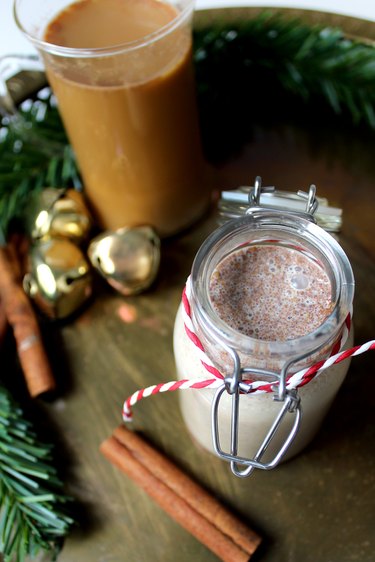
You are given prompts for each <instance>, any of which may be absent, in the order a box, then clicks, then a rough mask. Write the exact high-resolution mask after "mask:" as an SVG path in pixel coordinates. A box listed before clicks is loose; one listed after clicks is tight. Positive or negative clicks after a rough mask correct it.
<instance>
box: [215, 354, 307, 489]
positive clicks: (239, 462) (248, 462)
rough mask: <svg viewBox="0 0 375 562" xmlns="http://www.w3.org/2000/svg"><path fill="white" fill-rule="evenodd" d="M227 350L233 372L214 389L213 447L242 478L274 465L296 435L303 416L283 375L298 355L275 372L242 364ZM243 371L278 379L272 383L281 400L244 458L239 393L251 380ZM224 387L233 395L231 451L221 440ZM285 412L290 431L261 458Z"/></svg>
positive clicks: (275, 396) (276, 398) (277, 399)
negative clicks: (252, 450) (265, 429)
mask: <svg viewBox="0 0 375 562" xmlns="http://www.w3.org/2000/svg"><path fill="white" fill-rule="evenodd" d="M227 351H229V353H230V355H231V356H232V359H233V365H234V369H233V373H232V375H231V376H230V377H226V378H225V379H224V381H223V384H222V385H221V386H220V387H219V388H218V389H217V391H216V393H215V396H214V400H213V403H212V418H211V423H212V438H213V447H214V450H215V453H216V454H217V455H218V456H219V457H220V458H222V459H224V460H226V461H229V462H230V466H231V470H232V472H233V474H235V475H236V476H239V477H242V478H244V477H247V476H249V475H250V474H251V473H252V472H253V471H254V470H255V469H256V468H258V469H262V470H270V469H272V468H275V466H277V465H278V464H279V462H280V461H281V459H282V457H283V456H284V454H285V453H286V451H287V449H288V448H289V446H290V445H291V443H292V441H293V439H294V438H295V436H296V435H297V432H298V430H299V427H300V423H301V417H302V408H301V401H300V397H299V395H298V392H297V390H296V389H292V390H288V389H287V388H286V375H287V372H288V370H289V368H290V366H291V364H292V363H294V362H295V361H298V360H299V359H300V358H298V359H297V360H293V361H290V362H288V363H286V364H285V365H284V367H283V369H282V370H281V372H280V373H274V372H272V371H266V370H264V369H249V368H241V364H240V359H239V357H238V354H237V353H236V351H235V350H234V349H233V348H229V347H228V348H227ZM244 374H252V375H257V376H258V375H260V376H262V377H265V378H266V379H267V380H268V379H269V380H270V382H272V381H274V382H275V383H277V384H275V387H274V390H275V394H274V400H275V401H278V402H280V410H279V412H278V413H277V415H276V417H275V420H274V421H273V423H272V424H271V427H270V428H269V430H268V432H267V434H266V436H265V437H264V439H263V441H262V443H261V444H260V446H259V448H258V450H257V452H256V454H255V455H254V457H253V458H245V457H242V456H239V455H238V443H239V415H240V395H241V394H248V393H249V392H251V390H252V386H251V383H248V382H245V381H244V380H243V378H242V377H243V375H244ZM225 391H227V392H228V393H229V394H230V395H231V396H232V412H231V438H230V452H225V451H223V449H222V447H221V444H220V429H219V408H220V401H221V398H222V396H223V393H224V392H225ZM288 414H291V415H293V416H294V419H293V423H292V426H291V429H290V431H289V432H288V434H287V436H286V437H285V439H284V441H283V443H282V445H281V446H280V447H279V448H278V450H277V451H276V453H275V454H274V456H273V458H272V459H271V460H269V461H268V462H262V458H263V456H264V454H265V452H266V450H267V448H268V447H269V445H270V444H271V442H272V440H273V439H274V437H275V436H276V434H277V432H278V429H279V428H280V426H281V424H282V422H283V420H284V418H285V417H286V416H287V415H288ZM241 466H242V468H241ZM244 467H245V468H244Z"/></svg>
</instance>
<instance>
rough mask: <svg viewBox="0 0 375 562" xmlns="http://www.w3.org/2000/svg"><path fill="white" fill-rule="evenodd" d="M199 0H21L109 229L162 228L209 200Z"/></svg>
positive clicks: (93, 199)
mask: <svg viewBox="0 0 375 562" xmlns="http://www.w3.org/2000/svg"><path fill="white" fill-rule="evenodd" d="M193 7H194V0H165V1H163V2H161V1H159V0H79V1H78V2H74V3H71V2H69V1H67V0H51V1H49V2H45V0H15V8H14V13H15V20H16V22H17V24H18V27H19V28H20V29H21V30H22V31H23V33H24V34H26V36H27V37H28V38H29V39H30V41H31V42H32V43H33V44H34V46H35V47H36V48H37V50H38V51H39V53H40V55H41V57H42V60H43V63H44V67H45V70H46V74H47V78H48V81H49V83H50V85H51V87H52V89H53V92H54V94H55V95H56V97H57V101H58V106H59V110H60V112H61V116H62V119H63V122H64V125H65V128H66V131H67V134H68V137H69V139H70V142H71V144H72V146H73V149H74V151H75V153H76V156H77V160H78V164H79V167H80V171H81V174H82V178H83V182H84V189H85V194H86V196H87V199H88V202H89V204H90V205H91V208H92V211H93V214H94V216H95V218H96V219H97V221H98V223H99V225H100V226H101V227H103V228H109V229H115V228H120V227H123V226H125V225H136V224H149V225H152V226H153V227H155V228H156V230H157V231H158V232H159V234H160V235H162V236H167V235H171V234H174V233H176V232H178V231H179V230H181V229H183V228H184V227H186V226H188V225H190V224H191V223H193V222H194V221H195V220H196V219H197V218H198V217H199V216H200V215H201V213H202V212H203V210H204V209H205V207H206V206H207V203H208V199H209V192H208V191H209V190H208V186H207V181H206V171H207V170H206V166H205V163H204V160H203V157H202V149H201V142H200V135H199V125H198V116H197V107H196V99H195V87H194V72H193V64H192V34H191V21H192V13H193Z"/></svg>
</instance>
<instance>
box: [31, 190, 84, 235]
mask: <svg viewBox="0 0 375 562" xmlns="http://www.w3.org/2000/svg"><path fill="white" fill-rule="evenodd" d="M27 226H28V231H29V236H30V237H31V238H32V239H33V240H38V239H40V238H45V237H46V236H49V237H51V238H53V237H63V238H68V239H70V240H72V241H73V242H76V243H79V242H81V241H82V240H83V239H84V238H86V236H87V234H88V232H89V231H90V228H91V218H90V214H89V212H88V210H87V208H86V206H85V204H84V200H83V196H82V194H81V193H79V192H78V191H76V190H74V189H58V188H55V187H46V188H44V189H43V191H41V192H39V193H38V194H36V195H35V196H34V197H33V198H32V199H31V203H30V206H29V209H28V215H27Z"/></svg>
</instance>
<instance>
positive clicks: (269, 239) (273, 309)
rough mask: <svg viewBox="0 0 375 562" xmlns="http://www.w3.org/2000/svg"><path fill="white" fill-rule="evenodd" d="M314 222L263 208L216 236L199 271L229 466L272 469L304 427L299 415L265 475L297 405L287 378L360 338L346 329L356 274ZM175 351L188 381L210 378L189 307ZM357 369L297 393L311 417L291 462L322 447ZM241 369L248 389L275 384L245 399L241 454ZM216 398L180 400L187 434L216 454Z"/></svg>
mask: <svg viewBox="0 0 375 562" xmlns="http://www.w3.org/2000/svg"><path fill="white" fill-rule="evenodd" d="M311 218H312V217H311V216H309V215H308V214H307V213H306V214H303V213H302V214H300V213H293V212H291V213H288V212H287V211H285V212H284V211H269V210H266V209H261V208H258V207H255V208H254V209H253V210H251V212H250V213H249V214H248V215H246V216H244V217H242V218H239V219H236V220H233V221H230V222H228V223H226V224H225V225H224V226H222V227H220V228H219V229H217V230H216V231H215V232H214V233H213V234H211V236H210V237H209V238H208V239H207V240H206V241H205V243H204V244H203V245H202V247H201V248H200V250H199V251H198V253H197V256H196V258H195V260H194V263H193V267H192V272H191V276H190V287H191V290H190V295H189V299H190V302H189V305H190V311H191V322H192V326H193V328H194V333H195V337H196V338H197V340H198V341H199V343H200V345H201V346H202V348H203V349H204V353H205V354H206V356H207V357H208V358H209V360H210V361H211V362H212V364H213V365H214V367H215V368H216V369H217V370H218V371H219V373H221V374H222V376H223V378H224V379H225V381H226V382H225V381H224V382H223V384H226V386H227V389H228V392H226V391H225V392H223V394H222V396H221V398H220V404H218V406H217V417H218V419H217V420H216V429H217V432H218V434H219V436H220V443H221V448H222V450H224V451H228V455H223V457H224V458H226V457H227V460H231V459H232V458H233V457H234V458H236V459H240V460H241V462H240V464H242V461H244V460H245V464H248V465H249V466H250V467H253V466H256V467H257V468H263V467H264V468H271V466H269V465H267V461H269V460H270V459H273V458H275V456H276V457H277V454H278V452H279V451H280V450H283V446H284V444H285V442H286V441H288V438H289V436H290V434H291V432H292V430H293V428H294V424H295V415H294V414H293V412H291V414H290V415H289V414H287V415H285V417H284V418H283V420H282V423H280V427H278V429H277V431H276V432H275V435H274V436H273V437H272V439H271V441H270V443H269V444H268V445H267V447H266V451H265V452H264V455H263V453H262V455H263V456H262V462H263V461H265V462H264V466H258V464H259V463H258V462H257V461H259V447H260V446H261V444H262V442H263V441H264V439H265V436H266V435H267V433H268V432H269V430H270V429H271V427H272V426H273V424H274V422H275V419H276V418H277V417H278V415H279V413H280V409H281V408H282V407H283V403H282V402H283V400H284V399H285V398H286V397H288V396H289V398H290V399H292V400H294V398H293V396H292V394H291V393H288V392H286V393H285V389H284V391H283V392H282V393H281V392H280V391H281V388H280V385H283V383H284V382H285V380H284V381H283V377H281V378H280V373H282V374H284V375H285V376H284V379H285V378H286V380H288V377H290V376H291V375H293V373H297V372H299V371H300V370H301V369H306V368H307V367H310V366H311V365H313V364H315V363H316V362H317V361H320V360H322V359H326V358H327V357H329V356H330V354H331V353H332V352H333V351H334V350H337V349H338V346H340V345H341V348H342V347H350V346H351V343H352V334H351V333H349V334H348V332H347V330H346V329H345V321H346V319H347V317H348V315H349V314H350V310H351V304H352V299H353V293H354V279H353V273H352V269H351V266H350V263H349V260H348V258H347V256H346V255H345V253H344V251H343V250H342V248H341V247H340V245H339V244H338V242H337V241H336V240H335V239H334V238H333V237H332V236H331V235H329V234H328V233H327V232H325V231H324V230H323V229H322V228H321V227H319V226H317V225H316V224H314V222H313V221H312V220H311ZM174 351H175V360H176V367H177V373H178V377H179V378H180V379H191V378H199V379H201V378H204V377H206V378H207V377H208V375H209V373H208V372H207V369H206V367H205V366H204V364H203V363H202V361H201V355H200V354H199V353H198V349H197V345H196V342H194V340H193V339H192V338H191V337H189V336H188V334H187V330H186V329H185V325H184V318H183V306H182V305H181V307H180V309H179V311H178V313H177V317H176V322H175V331H174ZM236 362H237V363H238V364H237V366H236ZM348 367H349V363H348V361H347V360H346V361H343V362H341V363H339V364H337V365H333V366H331V367H329V368H328V369H326V370H325V371H324V372H322V373H321V374H319V376H315V377H313V378H312V379H311V380H310V381H309V382H308V384H305V385H303V386H301V387H300V388H298V394H297V392H295V394H296V396H298V401H299V402H298V404H299V405H298V409H299V412H300V411H301V412H302V417H301V420H300V421H299V424H298V425H299V427H298V432H297V435H296V436H295V437H294V438H293V440H292V443H291V445H290V446H289V444H288V443H287V446H285V450H286V448H287V447H288V448H287V452H285V455H284V450H283V458H284V459H286V458H289V457H291V456H292V455H295V454H296V453H298V452H299V451H301V450H302V449H303V448H304V447H305V446H306V445H307V444H308V443H309V441H310V440H311V439H312V438H313V436H314V435H315V433H316V432H317V430H318V429H319V427H320V425H321V423H322V421H323V419H324V416H325V415H326V413H327V411H328V409H329V407H330V405H331V403H332V400H333V399H334V397H335V395H336V393H337V391H338V389H339V388H340V386H341V384H342V382H343V380H344V378H345V375H346V372H347V370H348ZM236 369H237V372H240V373H241V381H243V382H245V385H243V388H245V386H246V385H248V386H249V387H250V386H251V385H253V386H254V385H256V382H257V381H259V380H264V377H265V376H266V380H268V381H269V384H268V386H272V391H269V389H268V391H267V392H263V393H249V394H245V393H244V392H241V393H238V394H239V396H238V409H239V419H238V428H237V429H236V431H238V436H235V441H236V443H235V450H233V447H234V445H233V427H232V426H233V396H232V394H231V393H230V390H229V389H230V382H231V381H233V373H234V372H235V371H236ZM267 377H268V378H267ZM211 378H212V376H211ZM228 381H229V382H228ZM280 381H281V382H280ZM264 386H267V385H264ZM214 396H215V390H212V389H200V390H188V391H185V392H182V393H181V394H180V401H181V410H182V414H183V418H184V420H185V423H186V425H187V428H188V429H189V431H190V433H191V435H192V437H193V438H194V440H195V441H196V442H197V443H199V444H200V445H201V446H203V447H204V448H205V449H207V450H209V451H213V450H214V449H215V450H217V446H214V444H215V439H217V436H214V437H215V439H214V443H213V435H212V431H213V426H215V423H214V422H213V416H212V406H213V402H214ZM275 398H276V399H275ZM289 398H288V399H289ZM280 400H281V402H280ZM215 401H216V399H215ZM215 415H216V414H215ZM214 432H215V429H214ZM237 439H238V443H237ZM220 450H221V449H220ZM254 459H255V460H254ZM247 460H248V461H249V462H248V463H246V461H247ZM271 464H272V463H271ZM250 470H251V469H250ZM248 472H250V471H248ZM239 475H242V474H239Z"/></svg>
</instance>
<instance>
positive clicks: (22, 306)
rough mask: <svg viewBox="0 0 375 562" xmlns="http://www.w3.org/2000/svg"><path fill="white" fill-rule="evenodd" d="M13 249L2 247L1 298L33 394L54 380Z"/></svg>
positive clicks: (0, 250)
mask: <svg viewBox="0 0 375 562" xmlns="http://www.w3.org/2000/svg"><path fill="white" fill-rule="evenodd" d="M14 259H15V256H14V252H13V251H12V250H11V249H10V248H9V247H8V246H7V245H5V246H2V247H0V298H1V301H2V303H3V307H4V311H5V315H6V317H7V319H8V322H9V324H10V326H11V327H12V328H13V333H14V338H15V340H16V345H17V352H18V355H19V359H20V363H21V367H22V370H23V373H24V377H25V380H26V384H27V388H28V390H29V393H30V395H31V396H32V397H36V396H39V395H40V394H42V393H45V392H48V391H51V390H53V389H54V388H55V380H54V377H53V374H52V371H51V368H50V365H49V361H48V358H47V355H46V353H45V350H44V347H43V344H42V339H41V333H40V330H39V325H38V322H37V319H36V316H35V313H34V310H33V308H32V306H31V303H30V301H29V299H28V297H27V295H26V294H25V292H24V290H23V288H22V287H21V285H20V283H18V282H17V277H18V274H19V272H18V270H17V266H16V264H14Z"/></svg>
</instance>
